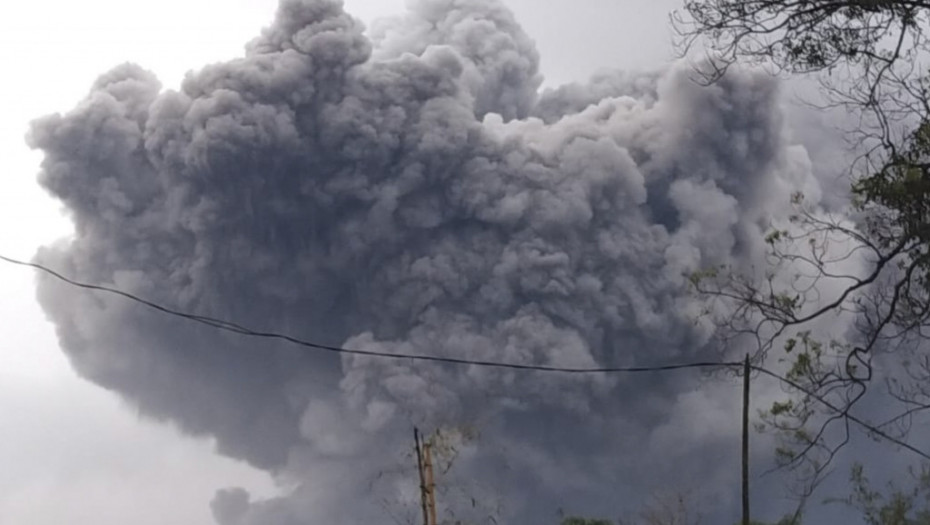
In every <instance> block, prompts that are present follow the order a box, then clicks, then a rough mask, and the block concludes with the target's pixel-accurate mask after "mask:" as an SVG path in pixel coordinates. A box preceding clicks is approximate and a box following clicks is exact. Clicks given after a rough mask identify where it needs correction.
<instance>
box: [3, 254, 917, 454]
mask: <svg viewBox="0 0 930 525" xmlns="http://www.w3.org/2000/svg"><path fill="white" fill-rule="evenodd" d="M0 260H2V261H5V262H7V263H10V264H15V265H18V266H26V267H30V268H34V269H36V270H39V271H41V272H44V273H46V274H48V275H51V276H52V277H54V278H56V279H58V280H60V281H62V282H65V283H67V284H70V285H72V286H75V287H78V288H83V289H86V290H92V291H98V292H104V293H108V294H112V295H117V296H119V297H123V298H125V299H128V300H130V301H133V302H136V303H139V304H141V305H143V306H147V307H148V308H151V309H153V310H157V311H159V312H161V313H163V314H166V315H170V316H175V317H180V318H183V319H187V320H189V321H192V322H196V323H200V324H204V325H207V326H210V327H213V328H216V329H218V330H223V331H227V332H232V333H235V334H239V335H244V336H248V337H257V338H264V339H277V340H281V341H286V342H289V343H292V344H294V345H298V346H302V347H305V348H312V349H316V350H321V351H325V352H331V353H337V354H351V355H365V356H371V357H380V358H387V359H410V360H414V361H430V362H437V363H446V364H453V365H473V366H483V367H491V368H508V369H515V370H527V371H538V372H559V373H568V374H595V373H639V372H665V371H671V370H682V369H690V368H733V367H739V366H742V365H743V364H744V363H743V362H742V361H719V362H717V361H698V362H691V363H677V364H670V365H659V366H630V367H601V368H598V367H593V368H567V367H558V366H545V365H528V364H520V363H507V362H500V361H485V360H475V359H464V358H457V357H442V356H433V355H426V354H404V353H400V354H391V353H387V352H376V351H373V350H359V349H352V348H343V347H338V346H330V345H324V344H319V343H314V342H312V341H307V340H304V339H300V338H298V337H294V336H291V335H287V334H282V333H278V332H267V331H261V330H254V329H252V328H248V327H246V326H243V325H241V324H238V323H234V322H231V321H225V320H223V319H218V318H215V317H209V316H204V315H197V314H191V313H188V312H183V311H180V310H176V309H174V308H169V307H167V306H163V305H160V304H158V303H155V302H153V301H149V300H147V299H143V298H141V297H139V296H137V295H134V294H131V293H129V292H125V291H123V290H119V289H116V288H111V287H108V286H101V285H96V284H89V283H84V282H81V281H76V280H74V279H71V278H68V277H66V276H64V275H62V274H61V273H59V272H57V271H55V270H52V269H51V268H48V267H47V266H44V265H42V264H39V263H33V262H26V261H21V260H18V259H13V258H11V257H6V256H4V255H2V254H0ZM750 368H751V369H752V370H756V371H758V372H760V373H762V374H765V375H767V376H770V377H772V378H774V379H776V380H778V381H781V382H782V383H784V384H787V385H789V386H791V387H792V388H795V389H797V390H798V391H799V392H802V393H804V394H806V395H808V396H810V397H811V398H812V399H815V400H816V401H818V402H820V403H821V404H823V405H824V406H825V407H827V408H829V409H830V410H832V411H834V412H836V413H837V414H840V415H841V416H843V417H845V418H847V419H848V420H850V421H852V422H853V423H856V424H857V425H859V426H861V427H863V428H865V429H866V430H868V431H870V432H872V433H873V434H875V435H877V436H879V437H881V438H883V439H885V440H887V441H889V442H891V443H894V444H896V445H898V446H900V447H902V448H904V449H907V450H909V451H911V452H913V453H915V454H917V455H919V456H921V457H922V458H925V459H927V460H930V454H927V453H925V452H923V451H921V450H920V449H918V448H916V447H914V446H912V445H909V444H908V443H906V442H904V441H902V440H900V439H897V438H895V437H893V436H891V435H889V434H888V433H887V432H885V431H883V430H881V429H880V428H878V427H876V426H874V425H872V424H870V423H868V422H866V421H865V420H863V419H860V418H859V417H857V416H855V415H853V414H851V413H849V411H848V410H843V409H841V408H839V407H837V406H836V405H834V404H833V403H831V402H830V401H828V400H827V399H825V398H824V397H823V396H819V395H817V394H815V393H814V392H812V391H811V390H809V389H806V388H804V387H803V386H801V385H800V384H798V383H797V382H795V381H792V380H791V379H788V378H786V377H784V376H781V375H779V374H777V373H775V372H772V371H770V370H768V369H766V368H763V367H761V366H757V365H750Z"/></svg>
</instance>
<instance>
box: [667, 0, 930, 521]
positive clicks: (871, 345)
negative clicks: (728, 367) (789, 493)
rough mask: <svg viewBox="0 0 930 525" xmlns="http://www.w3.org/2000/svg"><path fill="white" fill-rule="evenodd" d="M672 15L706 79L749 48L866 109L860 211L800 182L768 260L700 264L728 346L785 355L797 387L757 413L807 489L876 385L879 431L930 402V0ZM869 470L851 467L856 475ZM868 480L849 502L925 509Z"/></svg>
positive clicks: (722, 7) (893, 431) (827, 0)
mask: <svg viewBox="0 0 930 525" xmlns="http://www.w3.org/2000/svg"><path fill="white" fill-rule="evenodd" d="M673 21H674V23H675V26H676V28H677V29H678V32H679V34H680V36H681V42H680V43H681V46H682V50H683V51H688V50H691V49H693V48H695V47H696V46H699V45H700V46H703V48H704V49H705V50H706V51H707V53H708V55H709V64H710V65H711V67H710V68H707V69H703V70H702V71H701V72H702V74H703V75H704V77H703V78H704V79H705V80H706V81H708V82H713V81H716V80H717V79H719V78H720V77H721V76H722V75H723V74H725V72H726V71H727V69H728V68H729V67H731V66H732V65H734V64H736V63H738V62H741V61H743V62H747V63H750V64H756V65H760V64H761V65H766V66H768V67H770V68H771V69H773V70H775V71H777V72H783V73H790V74H810V73H814V74H816V78H817V79H818V80H819V81H820V82H821V84H822V85H823V87H824V90H823V92H824V93H825V97H826V98H825V99H824V100H823V101H820V103H819V104H820V105H821V106H822V107H841V108H843V109H845V110H847V111H849V112H850V113H852V114H854V115H858V117H859V119H858V121H857V126H856V127H855V128H854V129H851V130H848V131H849V133H850V134H849V137H850V138H851V139H853V141H852V143H853V144H854V145H855V146H856V147H857V148H858V152H859V156H858V157H857V158H856V160H855V161H853V162H851V165H850V168H851V173H852V180H851V182H850V195H851V203H850V207H849V209H848V210H844V211H843V212H842V213H840V214H838V215H834V214H830V213H827V212H825V211H824V210H822V209H820V208H819V207H817V206H816V205H812V204H809V203H807V202H806V201H805V199H804V196H803V195H800V194H798V195H796V196H795V197H794V199H793V205H794V207H795V213H794V215H793V216H792V217H791V219H790V221H789V222H788V223H787V224H777V225H773V229H772V231H771V233H770V234H769V235H768V237H767V239H766V241H767V243H768V247H769V253H768V256H769V257H768V261H767V266H766V267H765V268H763V269H755V270H753V271H749V272H742V273H741V272H739V271H737V270H735V269H732V268H726V267H724V268H715V269H712V270H708V271H702V272H699V273H697V274H695V275H694V276H693V278H692V283H693V284H694V287H695V289H696V290H697V291H698V292H699V293H701V294H704V295H706V296H707V297H709V298H710V299H711V300H712V301H711V302H712V307H711V308H709V309H708V313H710V312H718V313H717V314H715V315H716V316H717V317H716V320H717V322H718V323H719V325H720V326H721V327H722V328H723V334H724V335H723V337H722V341H723V342H724V343H725V344H739V345H746V344H747V342H748V344H751V345H752V348H753V350H754V361H755V362H756V363H760V362H767V361H766V360H767V358H769V357H775V358H777V360H778V361H779V362H780V363H782V364H781V366H782V368H783V369H784V370H785V372H784V375H785V379H786V380H788V381H789V382H790V384H791V385H792V387H793V388H792V389H791V395H790V396H789V397H788V398H786V399H784V400H782V401H779V402H776V403H774V404H773V405H772V406H771V407H769V408H768V410H766V411H764V412H763V414H762V415H763V420H764V423H763V424H762V425H760V426H761V428H764V429H773V430H775V431H776V432H777V433H778V434H779V436H780V439H781V445H780V446H779V448H778V450H777V456H778V460H779V462H780V464H781V465H782V466H785V467H788V468H791V469H794V471H795V472H797V473H798V474H799V475H800V478H801V480H802V482H803V483H801V485H800V492H799V496H801V499H802V500H803V499H804V498H806V497H808V496H809V495H810V494H811V492H812V491H813V488H814V487H815V486H816V485H817V484H818V483H819V482H820V481H821V480H822V479H823V477H824V476H825V475H826V473H827V472H828V470H829V469H828V467H829V465H830V464H831V461H832V459H833V458H834V456H835V455H836V454H837V452H838V451H839V450H840V449H841V448H842V447H843V446H845V445H846V444H847V443H848V442H849V440H850V433H851V427H853V426H855V425H856V424H860V425H861V426H864V425H863V423H864V420H863V419H862V418H860V417H856V416H855V414H856V407H857V406H858V405H861V404H862V400H863V399H865V398H866V396H867V395H877V396H883V397H882V399H883V401H882V402H883V403H885V404H886V405H885V406H888V407H893V406H896V408H893V409H892V410H894V411H893V412H889V413H888V414H886V415H885V416H886V417H883V419H881V420H880V421H874V422H872V423H874V424H873V425H869V427H871V430H869V432H868V433H869V435H870V436H872V437H882V438H890V439H898V438H900V439H904V438H906V436H907V434H908V433H909V431H910V428H911V424H912V421H913V419H914V418H915V417H917V416H919V415H920V414H921V413H922V412H924V411H926V410H927V409H930V352H928V351H927V346H926V342H925V339H926V337H927V335H928V328H930V93H928V89H930V72H928V70H927V69H926V67H925V66H924V65H923V63H922V61H923V60H925V59H926V58H927V57H928V56H930V55H928V54H927V52H928V51H930V44H928V40H927V34H926V32H927V30H928V29H930V24H928V22H930V1H923V0H688V1H686V2H685V5H684V7H683V9H682V10H680V11H678V12H676V13H675V14H674V15H673ZM719 312H723V313H722V314H720V313H719ZM836 327H843V328H844V329H843V330H842V331H839V332H837V330H836V329H835V328H836ZM773 352H774V353H775V355H774V356H772V354H773ZM892 401H893V402H894V403H891V402H892ZM910 448H911V449H912V452H918V453H922V452H921V451H920V450H917V449H916V448H914V447H910ZM925 457H927V456H926V455H925ZM863 480H864V478H856V477H854V478H853V483H854V485H855V486H856V487H857V489H859V488H861V486H860V485H857V483H859V482H861V481H863ZM857 494H858V496H856V498H854V499H853V500H850V503H851V504H855V505H858V506H859V508H860V509H861V510H863V512H864V515H865V516H866V517H867V518H868V519H869V520H871V521H869V522H870V523H882V524H888V523H895V524H897V523H901V524H903V523H923V522H921V521H919V520H920V519H924V518H920V517H914V518H907V519H905V518H904V517H903V515H904V514H901V513H900V512H898V511H902V509H904V506H902V505H903V502H904V501H905V500H901V499H894V498H892V500H890V501H884V502H883V503H881V505H879V502H878V500H875V499H872V500H869V499H868V498H866V499H863V498H865V496H866V495H869V494H873V493H866V492H861V493H857ZM873 495H874V494H873ZM895 497H897V496H895ZM902 497H903V496H902ZM907 501H910V500H907ZM870 505H873V506H870ZM874 505H879V506H877V507H876V506H874ZM889 505H890V507H889ZM889 509H890V510H889ZM895 509H897V510H895ZM896 512H897V514H896ZM883 513H884V514H883ZM888 513H890V514H888ZM876 520H878V521H876ZM902 520H904V521H902ZM908 520H911V521H908ZM913 520H917V521H913Z"/></svg>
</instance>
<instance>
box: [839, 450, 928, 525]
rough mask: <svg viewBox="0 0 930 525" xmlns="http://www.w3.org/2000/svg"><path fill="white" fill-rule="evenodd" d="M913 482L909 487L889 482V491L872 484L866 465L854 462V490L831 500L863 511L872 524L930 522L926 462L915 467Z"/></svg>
mask: <svg viewBox="0 0 930 525" xmlns="http://www.w3.org/2000/svg"><path fill="white" fill-rule="evenodd" d="M910 474H911V478H912V479H913V484H912V486H911V487H909V488H907V489H902V488H899V487H897V486H896V485H895V484H894V483H889V484H888V489H889V491H890V492H889V494H883V493H881V492H879V491H877V490H875V489H873V488H872V487H871V484H870V483H869V479H868V477H867V476H866V475H865V469H864V468H863V467H862V465H858V464H857V465H854V466H853V468H852V470H851V474H850V478H849V479H850V482H851V483H852V486H853V491H852V494H850V495H849V496H848V497H846V498H843V499H834V500H828V501H833V502H837V503H842V504H845V505H847V506H849V507H851V508H853V509H856V510H857V511H859V512H860V513H862V517H863V518H864V520H865V523H867V524H868V525H930V471H928V470H927V467H926V466H923V467H921V468H920V469H919V470H917V471H913V470H912V471H911V472H910Z"/></svg>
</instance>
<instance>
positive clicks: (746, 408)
mask: <svg viewBox="0 0 930 525" xmlns="http://www.w3.org/2000/svg"><path fill="white" fill-rule="evenodd" d="M749 371H750V368H749V354H748V353H747V354H746V360H745V361H743V525H749Z"/></svg>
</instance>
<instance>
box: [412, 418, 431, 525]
mask: <svg viewBox="0 0 930 525" xmlns="http://www.w3.org/2000/svg"><path fill="white" fill-rule="evenodd" d="M413 442H414V443H415V445H416V451H417V473H419V475H420V506H421V507H423V525H430V522H429V511H428V510H427V502H426V479H425V477H426V476H425V474H424V472H423V470H424V469H423V466H424V465H423V454H422V452H421V451H420V431H419V430H418V429H417V427H413Z"/></svg>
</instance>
